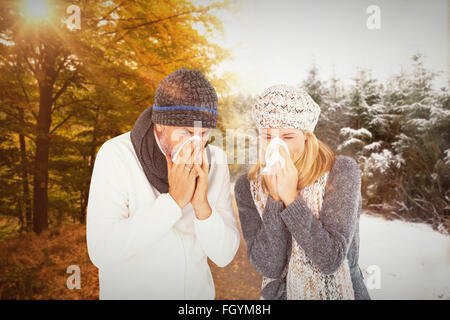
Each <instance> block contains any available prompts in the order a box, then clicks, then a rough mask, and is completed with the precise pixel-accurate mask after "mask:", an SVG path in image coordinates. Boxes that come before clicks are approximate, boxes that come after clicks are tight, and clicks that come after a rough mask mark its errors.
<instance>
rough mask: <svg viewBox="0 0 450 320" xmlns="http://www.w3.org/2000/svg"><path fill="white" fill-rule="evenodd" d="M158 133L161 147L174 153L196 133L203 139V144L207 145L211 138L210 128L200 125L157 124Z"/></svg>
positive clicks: (167, 152) (168, 152)
mask: <svg viewBox="0 0 450 320" xmlns="http://www.w3.org/2000/svg"><path fill="white" fill-rule="evenodd" d="M155 129H156V133H157V135H158V138H159V143H160V144H161V148H162V149H163V150H164V153H165V154H169V155H173V154H174V153H175V152H176V151H177V150H178V148H179V147H180V146H181V144H182V143H183V142H184V141H186V140H187V139H189V138H190V137H193V136H194V135H196V136H198V137H199V138H201V139H202V145H203V146H205V144H206V142H207V141H208V139H209V134H210V131H211V129H210V128H200V127H176V126H165V125H162V124H155Z"/></svg>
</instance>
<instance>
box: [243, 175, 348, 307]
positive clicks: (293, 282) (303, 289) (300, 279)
mask: <svg viewBox="0 0 450 320" xmlns="http://www.w3.org/2000/svg"><path fill="white" fill-rule="evenodd" d="M328 173H329V172H326V173H324V174H323V175H322V176H320V177H319V178H318V179H317V180H316V182H315V183H313V184H310V185H308V186H306V187H304V188H303V189H302V190H300V191H299V192H298V194H299V195H301V196H302V197H303V199H304V200H305V202H306V204H307V206H308V207H309V208H310V209H311V211H312V212H313V214H314V217H315V218H316V219H319V212H320V208H321V207H322V200H323V196H324V191H325V184H326V181H327V178H328ZM250 190H251V193H252V198H253V201H254V202H255V205H256V208H257V209H258V212H259V214H260V216H261V218H262V213H263V211H264V207H265V203H266V201H267V197H268V192H267V191H266V192H264V191H263V188H262V176H261V175H260V174H258V175H257V179H256V181H253V180H251V181H250ZM281 279H282V280H284V279H285V281H286V295H287V299H288V300H336V299H351V300H353V299H354V292H353V284H352V280H351V275H350V268H349V265H348V259H347V258H346V259H345V261H344V263H343V264H342V266H341V267H340V268H339V270H338V271H336V273H334V274H331V275H325V274H323V273H322V272H321V271H320V270H319V269H318V267H317V266H316V265H314V263H313V262H312V261H311V260H310V259H309V258H308V257H307V256H306V255H305V252H304V251H303V249H302V248H301V247H300V246H299V245H298V243H297V241H295V239H294V238H293V237H292V250H291V252H290V255H289V262H288V264H287V265H286V267H285V268H284V271H283V274H282V276H281ZM274 281H280V280H279V279H271V278H267V277H263V280H262V285H261V287H262V288H261V291H262V290H263V289H264V288H265V287H266V286H267V285H268V284H270V283H271V282H274ZM261 299H263V297H262V296H261Z"/></svg>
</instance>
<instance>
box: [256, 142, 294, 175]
mask: <svg viewBox="0 0 450 320" xmlns="http://www.w3.org/2000/svg"><path fill="white" fill-rule="evenodd" d="M281 147H283V148H285V149H286V152H287V154H288V155H289V148H288V146H287V144H286V142H284V141H283V139H280V138H278V137H276V138H274V139H272V141H270V143H269V145H268V146H267V149H266V154H265V160H266V166H265V167H264V168H263V170H262V171H261V174H272V172H271V168H272V167H273V166H274V165H275V164H276V163H277V162H280V165H281V167H284V165H285V161H284V159H283V157H282V156H281V154H280V151H279V148H281Z"/></svg>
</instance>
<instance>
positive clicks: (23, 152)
mask: <svg viewBox="0 0 450 320" xmlns="http://www.w3.org/2000/svg"><path fill="white" fill-rule="evenodd" d="M19 119H20V123H21V125H22V127H23V126H25V123H24V112H23V109H22V108H19ZM19 143H20V157H21V162H22V188H23V194H22V197H23V204H24V206H25V219H24V225H25V230H26V231H31V229H32V226H33V222H32V220H31V219H32V215H31V199H30V186H29V182H28V161H27V147H26V142H25V136H24V135H23V134H19Z"/></svg>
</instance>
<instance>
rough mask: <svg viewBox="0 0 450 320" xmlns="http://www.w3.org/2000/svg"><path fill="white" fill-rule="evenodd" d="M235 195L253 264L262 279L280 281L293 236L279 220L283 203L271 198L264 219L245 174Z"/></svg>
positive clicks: (235, 190)
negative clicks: (256, 205)
mask: <svg viewBox="0 0 450 320" xmlns="http://www.w3.org/2000/svg"><path fill="white" fill-rule="evenodd" d="M234 194H235V198H236V204H237V207H238V211H239V219H240V222H241V228H242V233H243V236H244V239H245V242H246V244H247V255H248V258H249V260H250V262H251V263H252V265H253V266H254V267H255V269H256V270H257V271H258V272H260V273H261V274H262V275H263V276H265V277H269V278H278V279H279V278H281V275H282V272H283V269H284V267H285V265H286V263H287V259H288V257H287V247H288V246H290V241H289V239H290V237H291V235H290V234H289V232H288V230H287V229H286V226H285V224H284V222H283V221H282V220H281V217H280V212H281V211H282V210H283V209H284V204H283V202H282V201H275V200H274V199H273V198H272V197H271V196H270V195H269V196H268V199H267V203H266V205H265V208H264V211H263V214H262V219H261V217H260V215H259V212H258V210H257V209H256V207H255V203H254V201H253V198H252V195H251V191H250V183H249V181H248V178H247V176H246V175H242V176H240V177H239V178H238V179H237V181H236V183H235V186H234Z"/></svg>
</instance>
